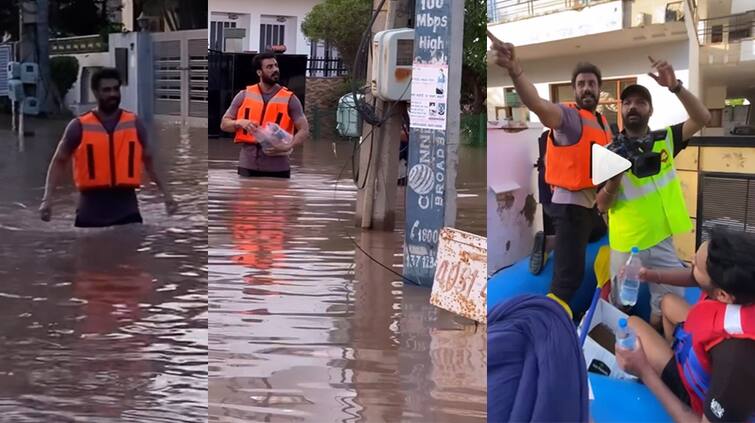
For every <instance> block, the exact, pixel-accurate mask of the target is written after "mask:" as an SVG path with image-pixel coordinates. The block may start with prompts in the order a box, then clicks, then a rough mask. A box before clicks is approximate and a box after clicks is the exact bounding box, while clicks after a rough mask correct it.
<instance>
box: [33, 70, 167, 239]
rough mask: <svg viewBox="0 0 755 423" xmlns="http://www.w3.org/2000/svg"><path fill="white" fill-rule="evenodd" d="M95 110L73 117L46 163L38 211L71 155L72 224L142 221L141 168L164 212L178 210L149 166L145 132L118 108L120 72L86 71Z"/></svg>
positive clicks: (47, 203)
mask: <svg viewBox="0 0 755 423" xmlns="http://www.w3.org/2000/svg"><path fill="white" fill-rule="evenodd" d="M92 92H93V93H94V97H95V98H96V99H97V108H96V109H94V110H92V111H90V112H87V113H85V114H83V115H81V116H79V117H78V118H75V119H73V120H72V121H71V122H70V123H69V124H68V126H67V127H66V129H65V132H64V133H63V139H62V140H61V141H60V144H58V149H57V150H56V151H55V155H54V156H53V158H52V160H51V161H50V168H49V169H48V171H47V184H46V186H45V195H44V198H43V199H42V204H41V206H40V207H39V213H40V217H41V218H42V220H44V221H45V222H48V221H50V218H51V217H52V204H51V203H52V194H53V192H54V191H55V188H56V187H57V186H58V184H59V182H60V178H61V175H62V174H63V172H64V171H65V168H66V166H67V164H68V162H69V161H71V159H73V179H74V182H75V183H76V188H77V189H78V190H79V192H80V193H81V195H80V197H79V205H78V208H77V209H76V222H75V226H77V227H83V228H86V227H89V228H92V227H104V226H115V225H125V224H128V223H142V216H141V214H140V213H139V203H138V201H137V198H136V188H139V187H140V186H141V182H142V172H141V169H142V166H141V164H142V163H144V167H145V168H146V170H147V173H148V174H149V176H150V178H151V179H152V180H153V181H154V182H155V184H156V185H157V187H158V188H159V189H160V191H162V193H163V195H164V196H165V210H166V211H167V213H168V214H169V215H172V214H173V213H175V212H176V209H177V208H178V206H177V204H176V202H175V200H173V197H172V196H171V194H170V193H169V192H168V190H167V187H166V186H165V185H164V184H163V183H162V181H161V179H160V178H159V177H158V175H157V172H156V171H155V168H154V163H153V160H152V157H153V156H152V148H151V146H150V144H149V142H148V138H147V130H146V129H145V127H144V124H143V123H142V121H141V120H140V119H139V118H138V117H136V115H135V114H133V113H131V112H129V111H126V110H123V109H121V108H119V106H120V103H121V76H120V74H119V73H118V70H116V69H113V68H105V69H102V70H99V71H97V72H96V73H95V74H94V75H92Z"/></svg>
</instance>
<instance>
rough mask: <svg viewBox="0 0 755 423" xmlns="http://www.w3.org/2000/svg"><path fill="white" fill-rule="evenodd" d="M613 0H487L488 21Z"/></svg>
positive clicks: (513, 19) (574, 8)
mask: <svg viewBox="0 0 755 423" xmlns="http://www.w3.org/2000/svg"><path fill="white" fill-rule="evenodd" d="M611 1H615V0H488V23H503V22H511V21H516V20H520V19H526V18H532V17H535V16H541V15H547V14H550V13H558V12H563V11H565V10H580V9H583V8H585V7H589V6H594V5H596V4H601V3H609V2H611Z"/></svg>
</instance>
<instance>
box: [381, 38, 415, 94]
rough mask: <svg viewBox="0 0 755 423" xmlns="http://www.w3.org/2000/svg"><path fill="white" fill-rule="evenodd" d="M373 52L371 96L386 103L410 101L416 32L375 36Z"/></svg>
mask: <svg viewBox="0 0 755 423" xmlns="http://www.w3.org/2000/svg"><path fill="white" fill-rule="evenodd" d="M372 49H373V50H372V81H371V87H372V95H374V96H376V97H378V98H380V99H382V100H386V101H408V100H409V99H410V97H411V88H410V87H411V80H412V78H411V77H412V63H413V62H414V60H413V58H414V30H413V29H411V28H400V29H389V30H386V31H380V32H378V33H377V34H375V38H374V40H373V43H372Z"/></svg>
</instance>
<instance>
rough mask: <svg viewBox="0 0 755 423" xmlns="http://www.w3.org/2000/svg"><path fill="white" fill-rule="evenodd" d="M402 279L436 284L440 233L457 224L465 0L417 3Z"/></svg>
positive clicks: (422, 283) (430, 0)
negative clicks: (434, 281)
mask: <svg viewBox="0 0 755 423" xmlns="http://www.w3.org/2000/svg"><path fill="white" fill-rule="evenodd" d="M415 22H416V23H415V27H414V28H415V29H414V64H413V67H412V97H411V104H412V107H411V114H410V121H411V124H410V126H411V133H410V135H409V164H408V169H409V170H408V172H407V190H406V226H405V243H404V276H406V277H407V278H408V279H409V280H412V281H414V282H416V283H418V284H420V285H422V286H432V284H433V280H434V278H435V267H436V253H437V249H438V241H439V236H440V230H441V229H442V228H443V227H444V226H449V227H453V226H454V224H455V222H456V169H457V167H458V162H459V158H458V149H459V123H460V112H461V110H460V104H459V102H460V97H461V60H462V59H461V57H462V48H463V39H464V2H463V1H460V0H416V21H415Z"/></svg>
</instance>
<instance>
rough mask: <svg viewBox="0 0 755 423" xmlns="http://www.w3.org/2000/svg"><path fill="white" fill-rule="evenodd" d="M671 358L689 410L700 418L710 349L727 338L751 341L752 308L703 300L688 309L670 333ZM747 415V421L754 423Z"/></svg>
mask: <svg viewBox="0 0 755 423" xmlns="http://www.w3.org/2000/svg"><path fill="white" fill-rule="evenodd" d="M674 338H675V341H674V356H675V358H676V365H677V368H678V369H679V375H680V376H681V379H682V383H683V384H684V388H685V389H686V390H687V393H688V394H689V398H690V402H691V405H692V409H693V410H694V411H695V412H696V413H697V414H700V415H702V413H703V406H704V401H705V396H706V395H707V393H708V389H709V388H710V378H711V370H712V362H711V358H710V350H711V349H712V348H713V347H715V346H716V345H718V344H719V343H721V342H723V341H725V340H727V339H751V340H755V305H748V306H743V305H736V304H725V303H722V302H720V301H715V300H709V299H704V300H702V301H700V302H699V303H697V304H696V305H695V306H694V307H692V308H691V309H690V311H689V314H688V315H687V320H686V321H685V322H684V325H683V326H680V327H678V328H677V330H676V331H675V332H674ZM754 418H755V416H751V418H750V419H749V420H748V421H755V420H754Z"/></svg>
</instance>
